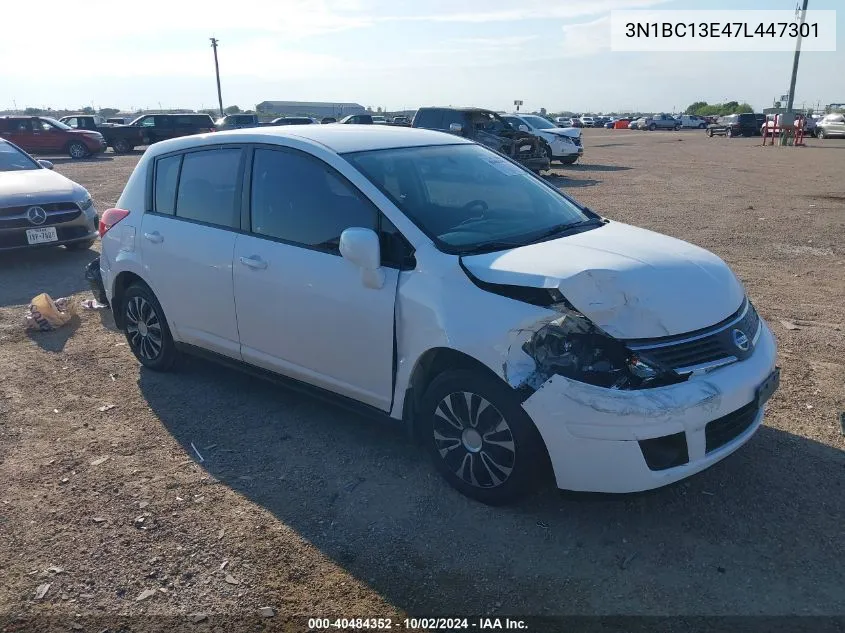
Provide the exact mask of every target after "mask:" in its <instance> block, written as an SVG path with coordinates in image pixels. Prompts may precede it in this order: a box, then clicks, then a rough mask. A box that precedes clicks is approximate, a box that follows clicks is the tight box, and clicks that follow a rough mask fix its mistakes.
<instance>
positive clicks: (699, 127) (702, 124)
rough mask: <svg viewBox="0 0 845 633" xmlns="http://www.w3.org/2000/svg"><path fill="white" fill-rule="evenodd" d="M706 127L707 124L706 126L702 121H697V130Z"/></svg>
mask: <svg viewBox="0 0 845 633" xmlns="http://www.w3.org/2000/svg"><path fill="white" fill-rule="evenodd" d="M706 127H707V126H706V125H705V124H704V123H699V124H698V129H699V130H703V129H704V128H706Z"/></svg>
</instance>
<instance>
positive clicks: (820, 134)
mask: <svg viewBox="0 0 845 633" xmlns="http://www.w3.org/2000/svg"><path fill="white" fill-rule="evenodd" d="M825 136H826V134H825V133H824V130H817V131H816V138H817V139H820V140H824V138H825Z"/></svg>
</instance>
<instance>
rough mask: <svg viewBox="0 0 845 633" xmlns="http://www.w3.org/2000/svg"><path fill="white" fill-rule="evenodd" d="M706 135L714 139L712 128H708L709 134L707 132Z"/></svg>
mask: <svg viewBox="0 0 845 633" xmlns="http://www.w3.org/2000/svg"><path fill="white" fill-rule="evenodd" d="M705 133H706V134H707V136H709V137H710V138H713V130H711V129H710V128H707V132H705Z"/></svg>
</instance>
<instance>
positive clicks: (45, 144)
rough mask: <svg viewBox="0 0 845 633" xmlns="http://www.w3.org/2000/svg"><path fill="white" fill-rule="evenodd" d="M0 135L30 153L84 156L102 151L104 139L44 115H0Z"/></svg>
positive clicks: (95, 133) (104, 148)
mask: <svg viewBox="0 0 845 633" xmlns="http://www.w3.org/2000/svg"><path fill="white" fill-rule="evenodd" d="M0 138H4V139H6V140H8V141H11V142H12V143H14V144H15V145H17V146H18V147H20V148H21V149H23V150H24V151H27V152H30V153H32V154H63V153H67V154H68V155H69V156H70V157H71V158H85V157H86V156H90V155H92V154H99V153H100V152H104V151H106V139H105V138H103V135H102V134H100V133H99V132H94V131H89V130H74V129H73V128H70V127H68V126H67V125H65V124H64V123H60V122H59V121H56V120H55V119H51V118H49V117H44V116H3V117H0Z"/></svg>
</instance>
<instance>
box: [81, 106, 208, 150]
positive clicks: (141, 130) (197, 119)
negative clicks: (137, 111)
mask: <svg viewBox="0 0 845 633" xmlns="http://www.w3.org/2000/svg"><path fill="white" fill-rule="evenodd" d="M65 118H68V119H71V118H75V119H77V122H76V124H77V129H91V128H90V127H86V126H91V125H96V121H95V120H94V117H92V116H90V115H76V116H73V115H71V116H68V117H65ZM95 129H96V131H97V132H99V133H100V134H102V135H103V136H104V137H105V138H106V143H107V144H108V145H110V146H111V147H112V149H113V150H114V151H115V152H116V153H118V154H125V153H126V152H131V151H132V150H133V149H134V148H136V147H138V146H139V145H152V144H153V143H158V142H159V141H166V140H167V139H170V138H176V137H179V136H188V135H190V134H203V133H205V132H214V131H215V127H214V121H213V120H212V118H211V117H210V116H209V115H207V114H145V115H142V116H139V117H138V118H137V119H135V120H134V121H132V123H130V124H129V125H105V126H103V127H96V128H95Z"/></svg>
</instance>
